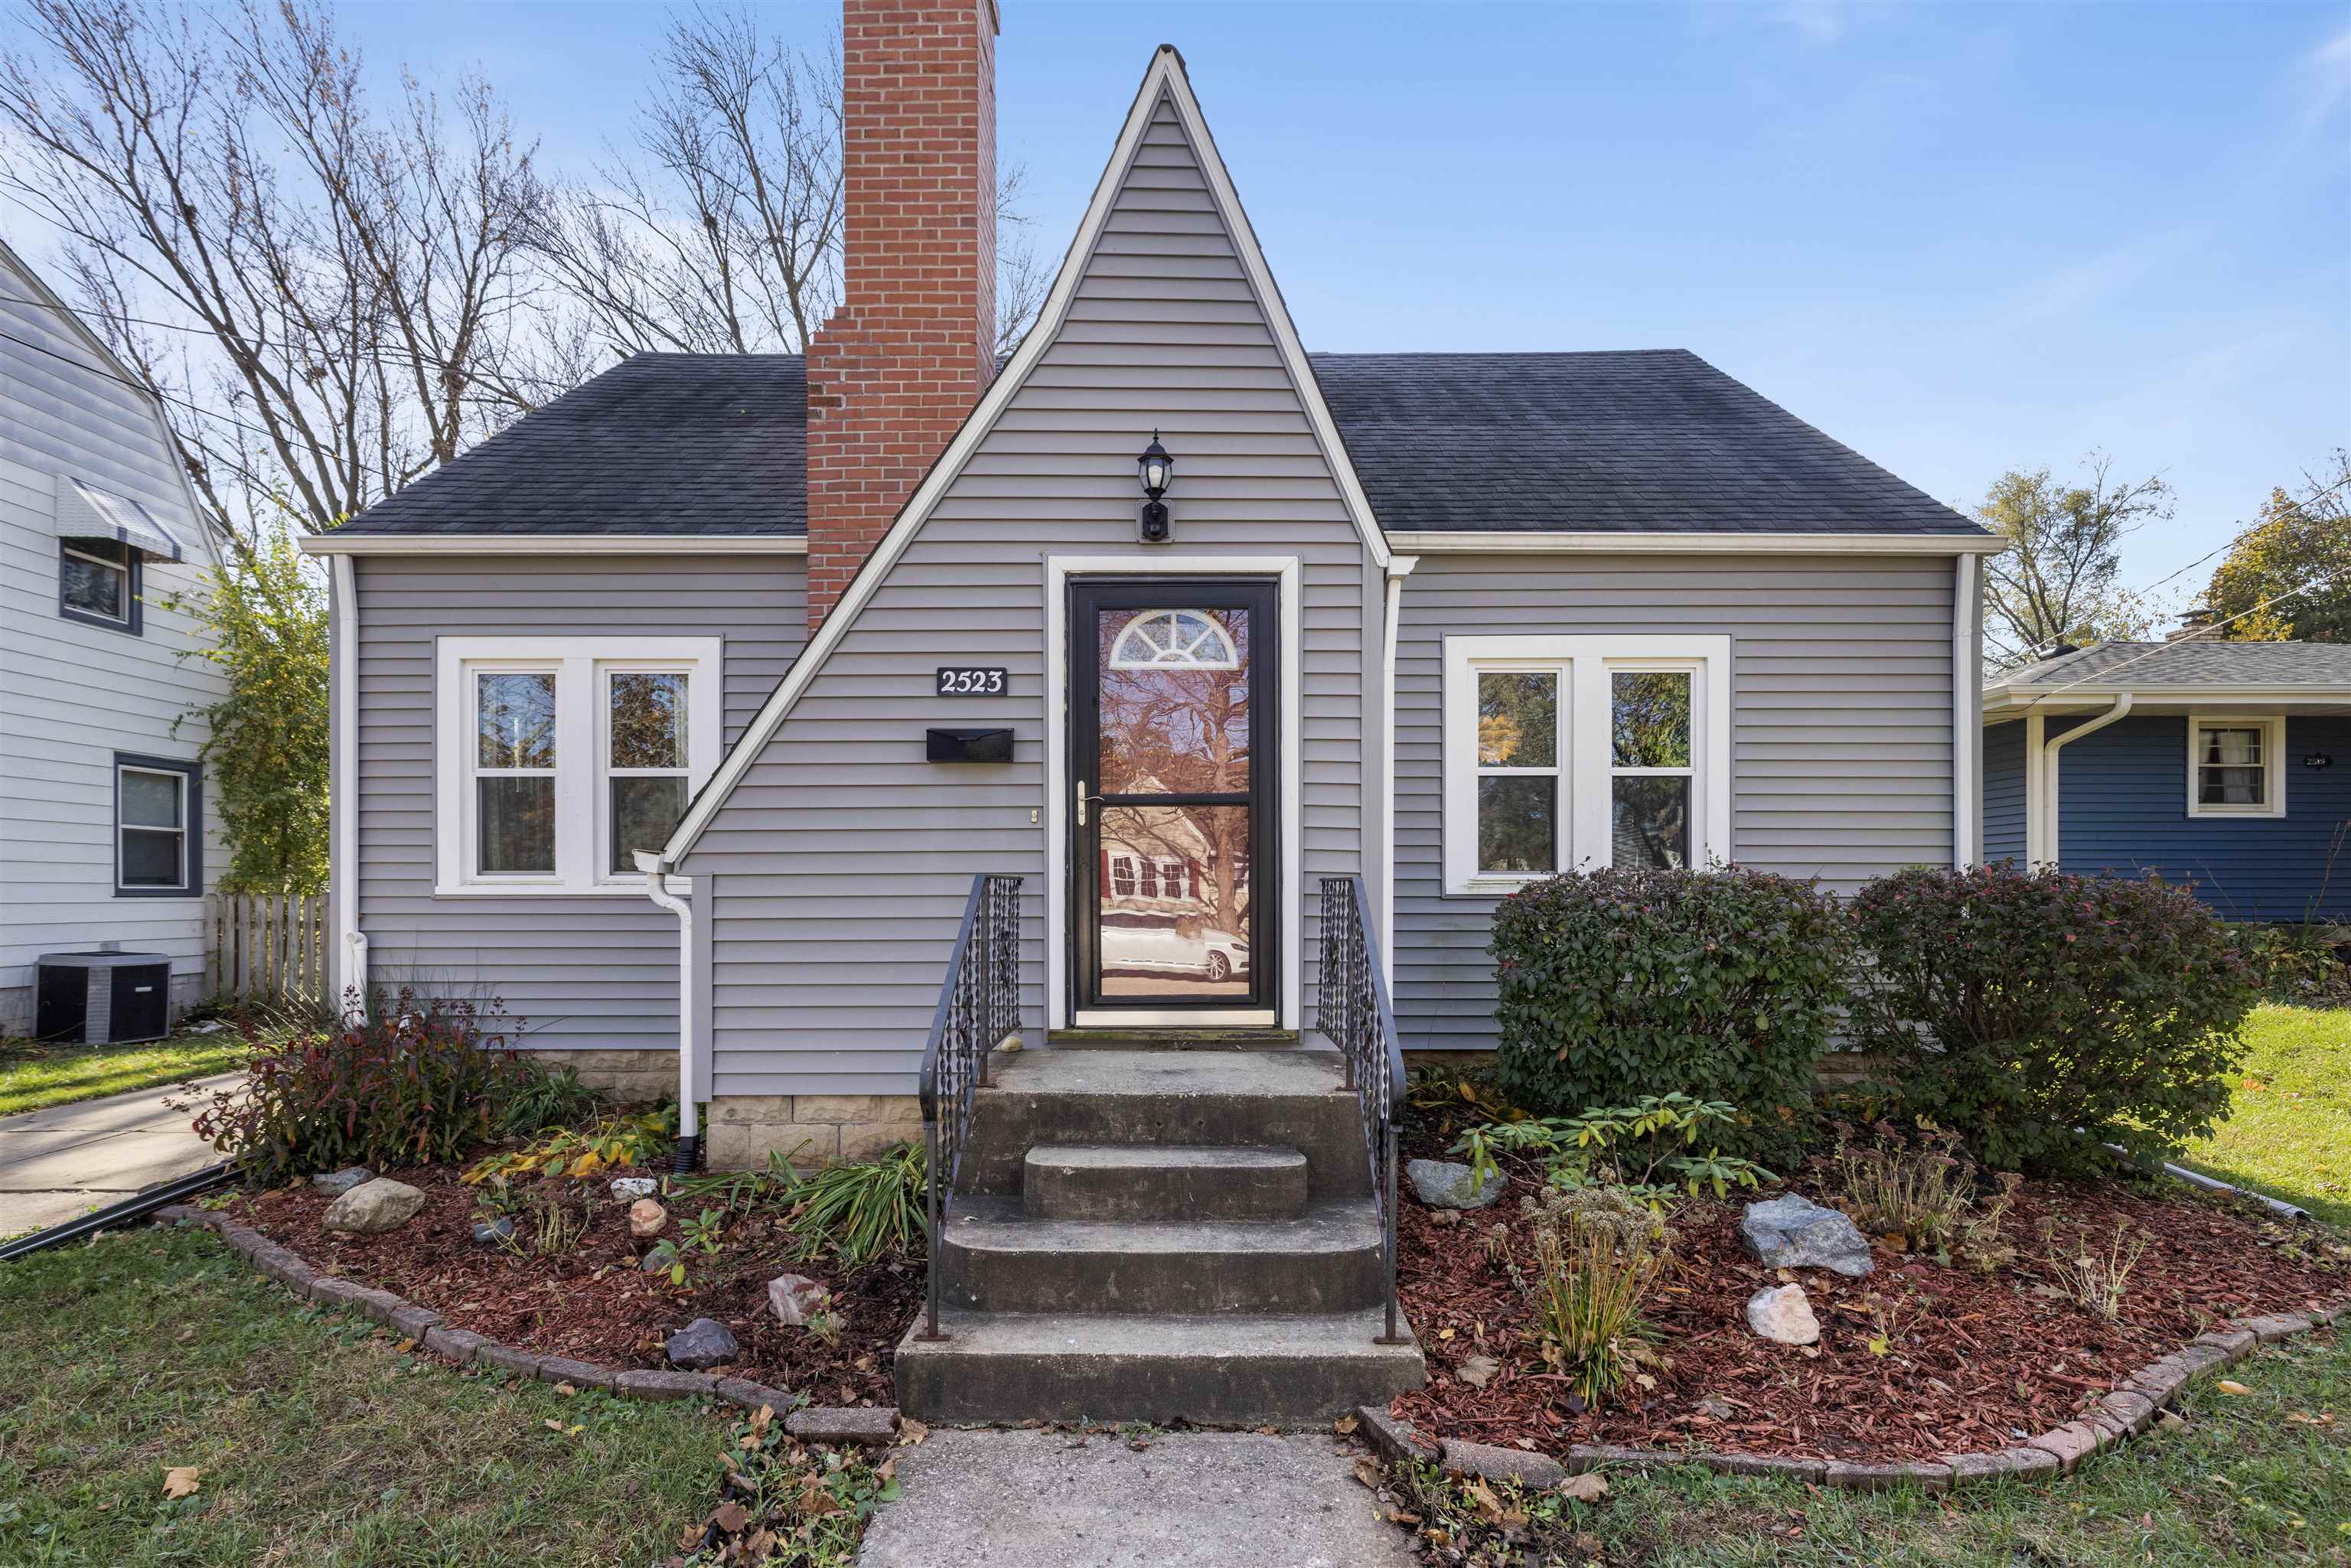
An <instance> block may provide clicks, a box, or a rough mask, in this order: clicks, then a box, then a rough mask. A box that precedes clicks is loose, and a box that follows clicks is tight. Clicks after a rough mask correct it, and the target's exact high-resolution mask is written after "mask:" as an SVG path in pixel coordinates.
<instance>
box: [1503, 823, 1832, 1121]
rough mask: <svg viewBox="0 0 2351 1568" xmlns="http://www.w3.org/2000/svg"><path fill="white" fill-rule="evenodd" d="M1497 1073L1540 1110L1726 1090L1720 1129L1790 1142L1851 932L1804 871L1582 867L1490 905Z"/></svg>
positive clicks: (1826, 1033) (1707, 1096) (1516, 1095)
mask: <svg viewBox="0 0 2351 1568" xmlns="http://www.w3.org/2000/svg"><path fill="white" fill-rule="evenodd" d="M1493 932H1494V934H1493V942H1492V946H1491V951H1492V953H1493V955H1494V964H1495V978H1496V983H1497V986H1498V988H1499V992H1500V995H1499V1001H1498V1005H1497V1007H1496V1009H1495V1019H1496V1022H1497V1023H1498V1025H1499V1030H1500V1037H1501V1038H1500V1041H1499V1049H1498V1050H1497V1051H1496V1056H1495V1076H1496V1078H1497V1080H1498V1082H1499V1084H1500V1087H1501V1089H1502V1091H1503V1092H1505V1093H1507V1094H1508V1095H1510V1098H1511V1099H1513V1100H1514V1101H1516V1102H1517V1103H1520V1104H1521V1105H1524V1106H1526V1107H1527V1108H1528V1109H1529V1110H1531V1111H1533V1112H1536V1113H1539V1114H1570V1115H1572V1114H1574V1113H1578V1112H1581V1111H1583V1109H1584V1108H1585V1107H1587V1106H1593V1105H1625V1104H1632V1103H1636V1102H1638V1101H1639V1100H1640V1099H1641V1097H1642V1096H1643V1095H1646V1094H1655V1095H1666V1094H1674V1093H1680V1094H1687V1095H1690V1096H1693V1097H1695V1098H1697V1099H1698V1100H1706V1101H1712V1100H1727V1101H1729V1103H1731V1104H1733V1105H1735V1106H1737V1107H1738V1108H1739V1111H1740V1113H1741V1116H1742V1118H1743V1119H1744V1125H1743V1126H1742V1127H1740V1128H1738V1129H1733V1130H1731V1132H1732V1135H1729V1136H1726V1138H1725V1139H1724V1142H1725V1144H1726V1145H1729V1146H1734V1147H1737V1148H1740V1149H1742V1150H1744V1151H1746V1152H1749V1153H1763V1152H1767V1151H1771V1150H1772V1149H1774V1148H1775V1147H1776V1146H1778V1145H1782V1144H1784V1142H1785V1130H1786V1129H1787V1128H1789V1127H1790V1126H1791V1125H1792V1124H1793V1123H1794V1121H1795V1119H1796V1116H1797V1113H1798V1112H1799V1110H1800V1109H1801V1108H1802V1107H1803V1106H1804V1105H1806V1104H1807V1103H1808V1101H1809V1097H1810V1092H1811V1089H1812V1084H1813V1074H1814V1071H1815V1063H1816V1062H1817V1061H1818V1060H1819V1058H1820V1056H1821V1053H1822V1052H1823V1051H1824V1050H1826V1049H1827V1047H1828V1044H1829V1037H1830V1030H1831V1026H1832V1024H1833V1023H1834V1019H1835V1014H1836V1009H1837V1007H1838V1005H1839V1003H1840V1002H1841V1001H1842V1000H1843V999H1844V992H1845V971H1846V967H1847V955H1848V953H1849V952H1850V944H1849V942H1848V940H1847V936H1846V924H1845V921H1844V916H1843V915H1841V914H1840V913H1839V911H1838V909H1837V905H1836V901H1835V900H1834V899H1833V898H1832V897H1830V896H1829V895H1828V894H1826V893H1823V892H1822V891H1821V890H1820V889H1819V888H1818V887H1816V886H1814V885H1813V883H1807V882H1797V881H1794V880H1792V879H1790V878H1788V877H1782V876H1773V875H1771V873H1767V872H1759V871H1748V870H1742V869H1729V870H1716V871H1634V870H1609V871H1594V872H1575V873H1569V874H1567V875H1564V876H1556V877H1552V878H1550V879H1548V880H1546V881H1543V882H1539V883H1533V884H1531V885H1530V886H1528V887H1525V888H1522V889H1520V891H1519V892H1517V893H1515V894H1511V895H1510V897H1508V898H1506V899H1504V900H1503V901H1502V903H1501V905H1500V907H1499V908H1498V909H1497V910H1496V911H1495V914H1494V927H1493Z"/></svg>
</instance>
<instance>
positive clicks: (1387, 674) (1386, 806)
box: [1380, 555, 1420, 995]
mask: <svg viewBox="0 0 2351 1568" xmlns="http://www.w3.org/2000/svg"><path fill="white" fill-rule="evenodd" d="M1419 564H1420V558H1419V557H1418V556H1413V555H1399V556H1390V557H1389V558H1388V575H1387V616H1386V621H1387V632H1386V637H1385V640H1384V642H1383V643H1381V645H1380V685H1381V689H1382V692H1383V694H1384V695H1383V697H1382V701H1383V702H1384V703H1385V705H1386V710H1387V711H1386V718H1385V720H1384V722H1383V723H1382V724H1381V726H1380V963H1381V967H1383V968H1384V969H1385V970H1386V971H1387V982H1388V990H1389V992H1390V994H1391V995H1393V994H1394V993H1395V798H1396V626H1397V623H1398V622H1399V621H1400V620H1401V619H1402V617H1403V614H1404V580H1405V578H1407V577H1409V576H1411V575H1412V569H1413V568H1414V567H1416V566H1418V565H1419Z"/></svg>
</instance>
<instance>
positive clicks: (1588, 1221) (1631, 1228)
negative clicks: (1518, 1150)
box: [1510, 1187, 1673, 1408]
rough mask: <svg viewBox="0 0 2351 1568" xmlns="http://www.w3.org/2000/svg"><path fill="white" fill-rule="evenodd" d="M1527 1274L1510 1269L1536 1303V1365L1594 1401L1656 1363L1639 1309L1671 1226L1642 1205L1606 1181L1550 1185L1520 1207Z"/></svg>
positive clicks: (1666, 1251)
mask: <svg viewBox="0 0 2351 1568" xmlns="http://www.w3.org/2000/svg"><path fill="white" fill-rule="evenodd" d="M1520 1207H1521V1210H1522V1211H1523V1213H1524V1214H1525V1216H1526V1218H1527V1220H1528V1221H1529V1222H1530V1229H1531V1238H1530V1241H1531V1245H1530V1250H1531V1253H1532V1254H1533V1259H1534V1272H1533V1277H1532V1278H1531V1279H1529V1278H1526V1277H1524V1276H1522V1275H1520V1273H1519V1270H1518V1267H1517V1265H1516V1264H1515V1263H1512V1264H1511V1265H1510V1273H1511V1275H1512V1277H1513V1278H1514V1279H1516V1280H1517V1281H1518V1283H1519V1288H1520V1290H1521V1291H1525V1292H1526V1295H1527V1298H1528V1301H1529V1302H1530V1304H1531V1306H1532V1307H1533V1309H1534V1327H1533V1328H1532V1329H1531V1331H1530V1337H1531V1338H1532V1339H1533V1341H1534V1342H1535V1345H1536V1348H1537V1350H1538V1352H1539V1353H1540V1354H1541V1356H1542V1358H1543V1363H1544V1364H1545V1365H1546V1366H1548V1367H1549V1368H1550V1369H1551V1371H1552V1374H1553V1375H1557V1376H1560V1377H1562V1378H1564V1379H1565V1380H1566V1381H1567V1384H1568V1386H1569V1388H1570V1390H1571V1391H1572V1392H1573V1394H1574V1395H1575V1396H1577V1397H1578V1398H1580V1399H1582V1400H1583V1402H1584V1403H1585V1404H1586V1405H1587V1406H1592V1407H1593V1408H1597V1407H1598V1406H1600V1404H1601V1403H1602V1401H1604V1400H1605V1399H1608V1398H1611V1397H1613V1396H1615V1394H1616V1393H1617V1392H1618V1391H1619V1390H1620V1389H1622V1388H1623V1387H1624V1386H1625V1384H1626V1383H1628V1382H1631V1381H1633V1380H1634V1379H1635V1378H1637V1377H1640V1376H1642V1375H1643V1374H1642V1373H1641V1370H1640V1369H1641V1367H1643V1366H1644V1365H1657V1364H1662V1363H1661V1361H1660V1358H1659V1356H1658V1354H1657V1352H1656V1348H1655V1346H1654V1343H1653V1342H1654V1341H1655V1339H1656V1331H1655V1330H1654V1329H1652V1328H1651V1327H1650V1326H1649V1325H1648V1323H1647V1322H1646V1321H1645V1319H1644V1317H1643V1313H1642V1308H1643V1306H1644V1305H1645V1303H1646V1301H1647V1298H1648V1294H1649V1291H1650V1289H1651V1287H1653V1286H1654V1285H1656V1282H1657V1279H1658V1277H1659V1276H1660V1275H1661V1274H1663V1273H1664V1272H1665V1268H1666V1262H1667V1259H1668V1258H1669V1257H1670V1256H1671V1254H1672V1248H1673V1233H1672V1232H1671V1231H1669V1230H1668V1229H1667V1228H1666V1225H1665V1222H1664V1221H1663V1220H1661V1219H1659V1218H1657V1217H1656V1215H1655V1214H1654V1213H1652V1212H1651V1211H1650V1209H1649V1208H1648V1207H1647V1206H1646V1205H1645V1204H1643V1203H1642V1202H1641V1201H1640V1200H1639V1199H1638V1198H1636V1197H1632V1196H1631V1195H1629V1194H1625V1193H1622V1192H1619V1191H1616V1190H1614V1189H1613V1188H1610V1187H1583V1188H1578V1189H1573V1190H1571V1189H1566V1188H1559V1187H1553V1188H1550V1189H1548V1190H1546V1191H1545V1192H1543V1193H1542V1194H1541V1195H1540V1196H1538V1197H1531V1198H1529V1199H1527V1200H1526V1202H1525V1203H1524V1204H1522V1205H1521V1206H1520Z"/></svg>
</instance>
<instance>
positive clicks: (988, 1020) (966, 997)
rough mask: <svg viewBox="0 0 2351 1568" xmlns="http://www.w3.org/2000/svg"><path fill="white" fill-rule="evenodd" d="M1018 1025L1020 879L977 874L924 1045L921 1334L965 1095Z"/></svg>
mask: <svg viewBox="0 0 2351 1568" xmlns="http://www.w3.org/2000/svg"><path fill="white" fill-rule="evenodd" d="M1019 1028H1020V879H1019V877H1017V876H976V877H973V878H972V879H971V896H970V898H968V899H967V900H966V901H965V903H964V906H963V928H962V929H961V930H960V931H958V932H956V945H955V956H953V957H952V958H950V959H949V960H948V961H947V977H946V984H945V985H943V986H941V987H940V988H939V1007H938V1011H937V1012H936V1013H935V1014H933V1015H932V1018H931V1038H930V1041H929V1043H928V1044H926V1045H925V1046H924V1047H923V1081H922V1093H923V1147H924V1152H925V1155H927V1156H928V1160H927V1164H928V1168H929V1173H930V1175H929V1182H928V1185H929V1187H930V1195H929V1207H930V1224H931V1248H930V1254H931V1263H930V1286H929V1297H930V1307H929V1317H928V1320H927V1321H926V1322H925V1324H924V1326H923V1335H922V1337H923V1338H925V1339H934V1340H935V1339H945V1338H946V1334H944V1333H941V1332H940V1330H939V1289H940V1287H939V1238H940V1237H942V1236H944V1235H946V1231H945V1230H944V1229H943V1228H942V1227H943V1226H944V1225H945V1224H946V1220H947V1218H948V1212H947V1211H948V1210H949V1209H950V1208H951V1207H953V1206H954V1203H955V1189H956V1176H957V1175H958V1174H959V1173H960V1172H961V1171H962V1169H963V1148H964V1141H965V1139H966V1138H967V1137H968V1136H969V1134H970V1133H971V1104H972V1092H973V1091H974V1090H977V1089H981V1088H985V1087H986V1086H987V1053H988V1052H989V1051H994V1050H995V1049H996V1048H997V1047H998V1046H999V1045H1001V1044H1002V1043H1004V1040H1005V1039H1006V1037H1007V1036H1008V1035H1011V1034H1013V1033H1015V1032H1016V1031H1018V1030H1019Z"/></svg>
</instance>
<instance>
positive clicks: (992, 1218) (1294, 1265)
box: [937, 1197, 1387, 1313]
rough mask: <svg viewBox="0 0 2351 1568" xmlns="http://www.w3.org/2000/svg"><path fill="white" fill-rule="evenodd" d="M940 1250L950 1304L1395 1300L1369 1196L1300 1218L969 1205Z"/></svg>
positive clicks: (1046, 1308) (1122, 1305) (1130, 1307)
mask: <svg viewBox="0 0 2351 1568" xmlns="http://www.w3.org/2000/svg"><path fill="white" fill-rule="evenodd" d="M943 1228H944V1229H945V1231H946V1237H945V1239H944V1240H943V1241H942V1244H941V1246H940V1248H939V1251H938V1262H937V1267H938V1268H939V1270H941V1278H942V1282H943V1289H944V1291H945V1294H946V1300H947V1301H951V1302H953V1303H954V1304H955V1305H956V1306H958V1307H968V1308H971V1309H972V1310H974V1311H977V1312H1125V1313H1134V1312H1153V1313H1161V1312H1166V1313H1172V1312H1352V1311H1354V1310H1356V1309H1357V1308H1361V1307H1366V1306H1373V1305H1375V1304H1377V1303H1378V1302H1379V1301H1381V1300H1383V1299H1384V1291H1386V1289H1387V1273H1386V1270H1385V1269H1384V1266H1383V1265H1382V1263H1381V1260H1380V1226H1379V1220H1378V1218H1377V1216H1376V1214H1375V1213H1374V1210H1373V1207H1372V1206H1371V1204H1370V1202H1369V1201H1368V1200H1365V1201H1361V1202H1353V1203H1330V1204H1318V1205H1315V1206H1313V1207H1310V1208H1308V1209H1307V1211H1306V1213H1305V1214H1304V1215H1303V1216H1302V1217H1301V1218H1297V1219H1277V1220H1232V1219H1208V1220H1146V1221H1140V1222H1121V1221H1112V1220H1099V1219H1033V1218H1029V1215H1028V1213H1027V1212H1026V1211H1025V1210H1024V1209H1023V1208H1022V1207H1021V1206H1020V1204H1019V1202H1017V1201H1015V1200H1012V1199H1008V1198H986V1197H980V1198H957V1199H956V1204H955V1209H954V1213H953V1215H952V1217H951V1218H949V1219H948V1220H947V1222H946V1225H945V1226H944V1227H943Z"/></svg>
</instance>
